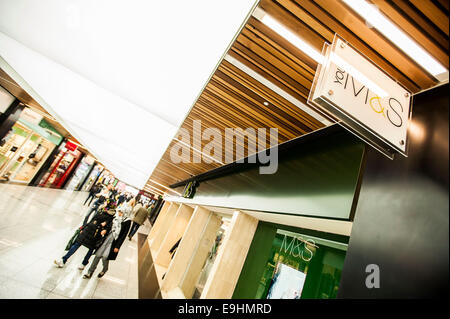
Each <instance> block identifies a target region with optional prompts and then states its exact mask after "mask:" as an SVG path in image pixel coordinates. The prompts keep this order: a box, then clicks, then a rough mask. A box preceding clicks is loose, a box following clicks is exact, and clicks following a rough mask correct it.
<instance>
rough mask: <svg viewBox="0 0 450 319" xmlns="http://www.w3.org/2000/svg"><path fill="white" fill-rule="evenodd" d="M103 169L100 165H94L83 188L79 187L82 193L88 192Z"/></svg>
mask: <svg viewBox="0 0 450 319" xmlns="http://www.w3.org/2000/svg"><path fill="white" fill-rule="evenodd" d="M104 169H105V168H104V167H103V165H101V164H95V165H94V168H93V169H92V171H91V173H90V174H89V176H88V178H87V179H86V181H85V182H84V184H83V186H82V187H81V190H82V191H85V192H88V191H89V190H90V189H91V188H92V186H94V184H95V183H96V182H97V180H98V178H99V176H100V174H101V173H102V171H103V170H104Z"/></svg>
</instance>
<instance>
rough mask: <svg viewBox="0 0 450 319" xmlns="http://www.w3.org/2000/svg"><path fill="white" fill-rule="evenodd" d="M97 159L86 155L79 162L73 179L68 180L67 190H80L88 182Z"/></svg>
mask: <svg viewBox="0 0 450 319" xmlns="http://www.w3.org/2000/svg"><path fill="white" fill-rule="evenodd" d="M94 164H95V159H94V158H93V157H92V156H90V155H85V156H84V157H83V158H82V159H81V161H80V162H79V164H78V166H77V168H76V170H75V172H74V173H73V175H72V177H71V178H70V179H69V180H68V182H67V186H66V189H67V190H80V188H81V186H82V185H83V183H84V182H85V180H86V177H87V176H88V174H89V173H90V172H91V170H92V168H93V167H94Z"/></svg>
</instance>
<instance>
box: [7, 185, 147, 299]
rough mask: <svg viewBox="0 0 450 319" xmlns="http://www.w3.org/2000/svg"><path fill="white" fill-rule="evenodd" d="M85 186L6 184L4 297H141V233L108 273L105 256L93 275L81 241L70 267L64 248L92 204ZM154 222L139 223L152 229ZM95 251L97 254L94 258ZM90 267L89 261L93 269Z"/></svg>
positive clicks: (124, 247)
mask: <svg viewBox="0 0 450 319" xmlns="http://www.w3.org/2000/svg"><path fill="white" fill-rule="evenodd" d="M86 197H87V193H84V192H72V191H64V190H54V189H43V188H37V187H25V186H17V185H7V184H0V298H1V299H5V298H27V299H28V298H52V299H55V298H57V299H58V298H94V299H97V298H98V299H100V298H108V299H110V298H114V299H117V298H127V299H130V298H137V297H138V277H137V240H136V239H137V237H138V236H137V234H136V235H135V236H134V238H133V240H132V241H129V240H128V239H126V240H125V241H124V243H123V245H122V247H121V250H120V252H119V255H118V257H117V259H116V260H115V261H111V262H110V264H109V270H108V272H107V273H106V274H105V276H104V277H102V278H100V279H99V278H97V274H98V273H99V272H100V270H101V262H100V264H99V265H98V266H97V270H96V272H95V273H94V275H93V276H92V278H91V279H83V278H82V275H83V274H84V271H81V270H78V268H77V267H78V266H79V265H80V264H81V261H82V259H83V257H84V255H85V254H86V252H87V248H85V247H83V246H82V247H80V248H79V249H78V251H76V252H75V254H74V255H73V256H72V257H71V258H70V259H69V260H68V261H67V263H66V265H65V267H64V268H56V267H55V265H54V264H53V260H54V259H59V258H61V257H62V256H63V255H64V254H65V251H64V248H65V246H66V244H67V242H68V240H69V239H70V237H71V236H72V235H73V233H74V232H75V229H76V228H77V227H78V226H79V225H80V224H81V222H82V220H83V218H84V215H85V214H86V212H87V210H88V208H87V206H83V202H84V200H85V198H86ZM148 230H149V225H148V224H145V225H144V226H142V227H140V228H139V232H142V233H148ZM92 260H93V257H91V260H90V261H92ZM87 268H88V267H86V269H87Z"/></svg>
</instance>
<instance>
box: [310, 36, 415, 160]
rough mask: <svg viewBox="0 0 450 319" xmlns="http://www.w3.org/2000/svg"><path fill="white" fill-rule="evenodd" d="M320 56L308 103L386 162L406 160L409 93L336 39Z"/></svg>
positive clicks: (327, 45) (409, 110) (337, 37)
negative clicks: (400, 157) (373, 149)
mask: <svg viewBox="0 0 450 319" xmlns="http://www.w3.org/2000/svg"><path fill="white" fill-rule="evenodd" d="M323 53H324V60H323V62H322V63H321V64H320V65H319V67H318V70H317V72H316V75H315V78H314V82H313V87H312V89H311V92H310V95H309V97H308V104H309V105H311V106H312V107H313V108H315V109H316V110H317V111H319V112H321V113H322V114H323V115H325V116H327V117H328V118H330V119H331V120H333V121H336V122H338V123H339V124H340V125H342V126H343V127H345V128H346V129H348V130H349V131H351V132H352V133H354V134H356V135H357V136H359V137H360V138H361V139H363V140H364V141H366V142H367V143H368V144H370V145H372V146H373V147H374V148H376V149H378V150H379V151H380V152H382V153H383V154H385V155H386V156H388V157H389V158H393V157H394V155H395V154H396V153H399V154H402V155H404V156H407V131H408V122H409V119H410V116H411V102H412V98H411V93H410V92H409V91H408V90H406V89H405V88H404V87H403V86H401V85H400V84H399V83H398V82H397V81H395V80H394V79H392V78H391V77H390V76H389V75H388V74H387V73H385V72H384V71H383V70H382V69H380V68H379V67H378V66H377V65H375V64H374V63H373V62H372V61H370V60H369V59H367V58H366V57H365V56H364V55H362V54H361V53H359V52H358V51H357V50H356V49H354V48H353V47H351V46H350V45H349V44H348V43H346V41H344V40H343V39H342V38H340V37H339V36H337V35H336V36H335V38H334V40H333V43H332V44H331V45H330V44H326V45H325V47H324V52H323Z"/></svg>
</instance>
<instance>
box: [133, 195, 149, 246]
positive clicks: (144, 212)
mask: <svg viewBox="0 0 450 319" xmlns="http://www.w3.org/2000/svg"><path fill="white" fill-rule="evenodd" d="M147 216H148V204H145V206H142V205H141V206H140V207H138V208H137V210H136V211H135V213H134V218H133V224H132V225H131V230H130V233H129V234H128V240H131V239H132V238H133V236H134V234H135V233H136V232H137V230H138V229H139V227H141V225H142V224H144V222H145V219H146V218H147Z"/></svg>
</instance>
